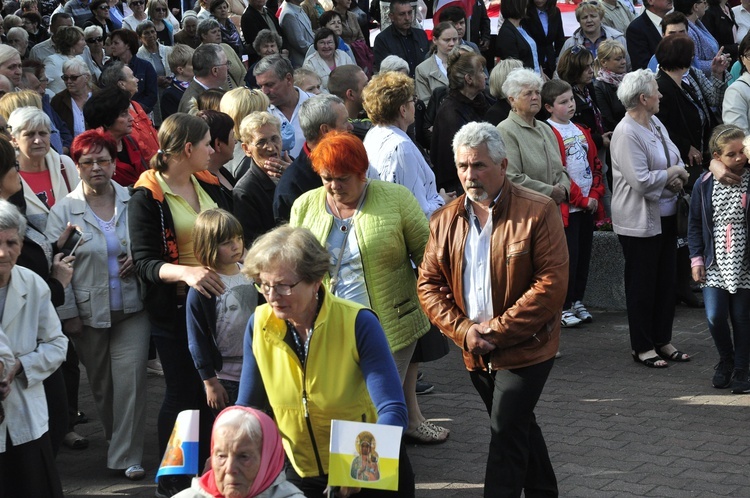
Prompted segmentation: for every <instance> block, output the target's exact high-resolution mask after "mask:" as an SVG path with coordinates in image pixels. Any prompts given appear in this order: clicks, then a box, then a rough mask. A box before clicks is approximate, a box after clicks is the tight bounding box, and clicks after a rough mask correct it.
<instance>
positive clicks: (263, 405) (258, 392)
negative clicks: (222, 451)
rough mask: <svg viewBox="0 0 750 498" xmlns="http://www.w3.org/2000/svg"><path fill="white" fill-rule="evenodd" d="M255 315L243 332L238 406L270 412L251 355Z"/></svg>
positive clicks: (256, 366) (263, 388)
mask: <svg viewBox="0 0 750 498" xmlns="http://www.w3.org/2000/svg"><path fill="white" fill-rule="evenodd" d="M254 323H255V314H254V313H253V315H252V316H251V317H250V320H248V322H247V329H246V330H245V341H244V346H243V352H242V376H241V377H240V392H239V394H238V395H237V404H238V405H239V406H251V407H253V408H257V409H259V410H265V411H266V412H270V406H269V404H268V395H267V394H266V387H265V386H264V385H263V379H262V378H261V377H260V370H258V363H257V362H256V361H255V356H254V355H253V324H254Z"/></svg>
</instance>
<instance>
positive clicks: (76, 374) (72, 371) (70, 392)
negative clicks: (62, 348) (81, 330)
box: [60, 341, 81, 434]
mask: <svg viewBox="0 0 750 498" xmlns="http://www.w3.org/2000/svg"><path fill="white" fill-rule="evenodd" d="M79 364H80V360H79V359H78V353H77V352H76V347H75V345H74V344H73V341H68V354H67V355H66V356H65V361H64V362H63V364H62V366H60V370H61V371H62V374H63V378H64V379H65V393H66V395H67V397H68V430H67V432H66V434H67V433H68V432H71V431H73V430H75V421H76V419H77V418H78V388H79V387H80V385H81V367H80V365H79Z"/></svg>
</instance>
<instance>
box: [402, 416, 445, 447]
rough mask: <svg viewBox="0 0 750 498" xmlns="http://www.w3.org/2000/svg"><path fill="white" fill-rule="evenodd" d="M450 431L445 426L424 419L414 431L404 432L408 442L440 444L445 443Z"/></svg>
mask: <svg viewBox="0 0 750 498" xmlns="http://www.w3.org/2000/svg"><path fill="white" fill-rule="evenodd" d="M449 435H450V431H449V430H448V429H446V428H445V427H440V426H438V425H435V424H433V423H432V422H428V421H426V420H425V421H424V422H422V423H421V424H419V426H418V427H417V428H416V430H413V431H406V432H404V439H405V441H406V442H409V443H414V444H440V443H444V442H445V441H446V440H447V439H448V436H449Z"/></svg>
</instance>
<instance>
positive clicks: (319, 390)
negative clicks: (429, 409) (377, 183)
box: [237, 135, 426, 496]
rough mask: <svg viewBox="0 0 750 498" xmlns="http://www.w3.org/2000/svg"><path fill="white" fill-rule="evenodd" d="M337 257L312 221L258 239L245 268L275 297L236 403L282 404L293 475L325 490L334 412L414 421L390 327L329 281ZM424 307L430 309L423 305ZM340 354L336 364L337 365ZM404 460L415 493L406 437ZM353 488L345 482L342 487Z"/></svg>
mask: <svg viewBox="0 0 750 498" xmlns="http://www.w3.org/2000/svg"><path fill="white" fill-rule="evenodd" d="M329 136H330V135H329ZM329 136H326V137H325V138H324V139H323V141H322V142H321V143H320V144H318V146H317V147H316V148H315V149H314V150H313V154H315V151H317V150H318V148H319V147H325V145H326V144H325V142H326V140H329V138H328V137H329ZM350 137H351V138H352V139H353V140H356V141H357V142H358V143H359V147H360V149H361V157H360V160H363V163H362V164H360V165H359V166H360V167H361V166H364V169H367V156H366V155H365V152H364V148H362V143H361V142H359V139H358V138H356V137H354V136H351V135H350ZM326 150H327V151H329V152H330V153H332V154H333V153H335V152H336V151H333V150H330V148H326ZM346 155H348V154H346ZM348 164H349V163H347V165H348ZM363 178H364V176H363ZM337 181H338V180H337ZM382 185H387V186H389V187H394V186H393V185H391V184H387V183H382ZM398 188H401V187H398ZM313 192H316V191H313ZM316 193H317V192H316ZM415 208H416V210H417V215H418V216H420V217H421V214H419V212H418V211H419V208H418V207H416V206H415ZM425 223H426V222H425ZM381 244H382V241H381ZM329 258H330V256H329V253H328V251H326V250H325V248H323V246H322V245H321V244H320V242H319V240H316V237H315V236H314V235H313V234H311V233H310V232H309V231H308V230H305V229H302V228H292V227H289V226H283V227H280V228H277V229H275V230H274V231H272V232H270V233H268V234H266V235H264V236H263V237H261V238H260V239H258V241H257V242H256V243H255V244H253V246H252V247H251V248H250V251H249V252H248V254H247V256H246V258H245V268H244V269H243V273H244V274H245V275H246V276H247V277H249V278H252V279H254V280H255V282H256V284H255V285H256V286H257V288H258V291H259V292H262V293H263V295H264V296H265V298H266V301H267V302H268V304H264V305H261V306H258V308H256V310H255V313H254V315H253V316H252V317H251V318H250V322H249V323H248V328H247V333H246V334H245V349H244V356H243V359H244V361H243V365H242V380H241V381H240V394H239V397H238V400H237V403H238V404H239V405H243V406H257V407H259V408H268V409H270V410H272V411H273V413H274V415H275V418H276V423H277V424H278V426H279V431H280V432H281V438H282V439H283V440H284V448H285V450H286V456H287V459H288V460H289V462H290V464H291V465H290V467H288V468H287V478H288V479H289V480H290V481H291V483H292V484H294V485H296V486H297V487H298V488H299V489H300V490H301V491H302V492H303V493H304V494H305V496H320V495H321V493H323V490H324V489H325V488H326V486H327V481H328V471H329V469H328V458H329V453H328V441H329V439H330V431H331V420H332V419H334V418H335V419H338V420H351V421H357V422H370V423H375V422H377V423H379V424H388V425H395V426H400V427H405V426H406V405H405V404H404V398H403V394H402V393H401V389H399V387H398V386H399V379H398V372H397V370H396V365H395V364H394V362H393V359H392V357H391V355H390V352H389V348H388V342H387V341H386V335H385V334H384V333H383V328H382V327H381V325H380V322H379V321H378V318H377V317H376V315H375V314H374V313H373V312H372V311H370V310H369V309H367V308H366V307H364V306H362V305H361V304H359V303H356V302H351V301H347V300H345V299H341V298H339V297H337V296H335V295H334V294H332V293H331V292H330V291H329V290H328V288H327V287H326V286H325V285H323V280H324V279H326V278H327V277H328V272H329V269H330V259H329ZM409 272H410V273H412V272H411V267H409ZM412 275H413V273H412ZM415 313H421V311H420V310H419V306H418V305H415V308H414V313H412V314H415ZM404 318H406V317H404ZM380 319H381V320H382V319H383V316H382V315H381V316H380ZM313 335H314V336H315V338H314V339H313V340H311V338H312V336H313ZM287 341H288V342H287ZM285 343H286V344H285ZM290 345H291V346H290ZM331 358H336V360H335V361H336V369H331V368H329V366H330V365H329V359H331ZM355 359H356V361H355ZM302 365H304V366H305V368H304V369H303V368H302ZM312 378H315V379H316V380H315V382H314V383H311V382H310V380H309V379H312ZM282 407H284V409H281V408H282ZM308 413H309V417H307V414H308ZM399 466H400V468H399V480H400V482H399V488H400V490H401V491H402V492H403V493H408V492H409V491H411V495H412V496H413V493H414V481H413V474H412V471H411V465H410V464H409V459H408V457H407V456H406V452H405V451H404V449H403V446H402V452H401V458H400V461H399ZM351 491H352V490H349V489H346V488H342V489H341V490H340V491H339V493H338V494H337V496H349V494H351Z"/></svg>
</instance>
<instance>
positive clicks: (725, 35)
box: [701, 5, 739, 61]
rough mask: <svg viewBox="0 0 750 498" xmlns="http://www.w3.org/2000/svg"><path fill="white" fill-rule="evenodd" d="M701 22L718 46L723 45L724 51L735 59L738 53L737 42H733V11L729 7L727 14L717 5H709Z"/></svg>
mask: <svg viewBox="0 0 750 498" xmlns="http://www.w3.org/2000/svg"><path fill="white" fill-rule="evenodd" d="M701 22H703V25H704V26H705V27H706V29H707V30H708V32H709V33H711V34H712V35H713V36H714V38H716V41H717V42H719V46H720V47H724V53H725V54H729V55H731V56H732V60H733V61H736V60H737V58H738V53H739V44H737V43H735V42H734V30H733V28H735V27H737V21H735V19H734V12H732V9H731V8H730V9H729V14H725V13H724V11H723V10H721V7H720V6H719V5H709V6H708V9H706V13H705V14H704V15H703V17H702V18H701Z"/></svg>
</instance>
